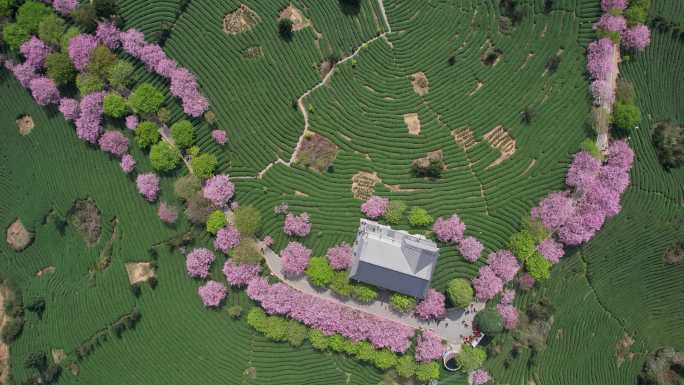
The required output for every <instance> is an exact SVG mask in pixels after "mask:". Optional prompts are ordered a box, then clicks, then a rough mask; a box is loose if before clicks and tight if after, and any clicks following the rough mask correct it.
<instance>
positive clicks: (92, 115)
mask: <svg viewBox="0 0 684 385" xmlns="http://www.w3.org/2000/svg"><path fill="white" fill-rule="evenodd" d="M103 99H104V94H103V93H102V92H93V93H90V94H88V95H86V96H84V97H83V98H81V103H80V105H79V110H80V111H81V113H80V115H79V117H78V118H77V119H76V122H75V123H76V135H77V136H78V137H79V138H80V139H82V140H85V141H86V142H89V143H93V144H95V143H97V139H98V138H99V137H100V134H101V133H102V101H103Z"/></svg>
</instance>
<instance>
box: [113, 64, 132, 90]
mask: <svg viewBox="0 0 684 385" xmlns="http://www.w3.org/2000/svg"><path fill="white" fill-rule="evenodd" d="M132 74H133V65H132V64H131V63H129V62H127V61H125V60H119V61H117V62H116V63H115V64H114V65H112V66H111V67H109V72H108V73H107V81H109V84H110V85H111V86H112V87H114V88H116V89H124V88H126V87H128V85H129V84H130V83H131V79H132V78H131V75H132Z"/></svg>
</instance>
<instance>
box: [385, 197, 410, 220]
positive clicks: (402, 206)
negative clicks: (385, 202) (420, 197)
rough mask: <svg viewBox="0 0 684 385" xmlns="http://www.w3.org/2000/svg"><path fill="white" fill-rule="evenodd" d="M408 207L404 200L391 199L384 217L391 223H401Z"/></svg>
mask: <svg viewBox="0 0 684 385" xmlns="http://www.w3.org/2000/svg"><path fill="white" fill-rule="evenodd" d="M407 208H408V206H407V205H406V202H404V201H391V202H390V203H389V206H387V210H386V211H385V214H384V217H385V219H386V220H387V222H388V223H390V224H393V225H396V224H399V223H400V222H401V219H402V217H403V216H404V212H405V211H406V209H407Z"/></svg>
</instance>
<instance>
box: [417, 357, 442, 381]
mask: <svg viewBox="0 0 684 385" xmlns="http://www.w3.org/2000/svg"><path fill="white" fill-rule="evenodd" d="M416 378H417V379H418V381H421V382H428V381H430V380H437V379H439V364H438V363H436V362H424V363H421V364H419V365H418V366H417V367H416Z"/></svg>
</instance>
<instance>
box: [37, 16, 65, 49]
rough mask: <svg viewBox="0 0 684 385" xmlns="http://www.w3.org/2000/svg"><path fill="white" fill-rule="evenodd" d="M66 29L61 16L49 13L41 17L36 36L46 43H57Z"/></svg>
mask: <svg viewBox="0 0 684 385" xmlns="http://www.w3.org/2000/svg"><path fill="white" fill-rule="evenodd" d="M65 30H66V23H65V22H64V19H62V18H61V17H59V16H57V15H55V14H51V15H49V16H47V17H45V18H44V19H43V21H41V22H40V25H39V26H38V37H40V40H42V41H44V42H45V43H47V44H51V45H55V46H57V45H59V43H60V41H61V39H62V35H63V34H64V31H65Z"/></svg>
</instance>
